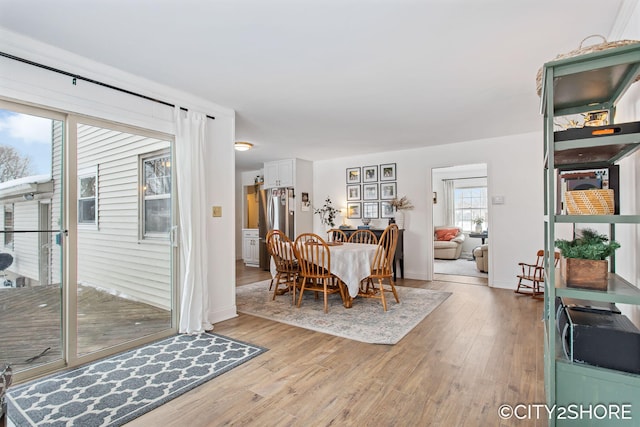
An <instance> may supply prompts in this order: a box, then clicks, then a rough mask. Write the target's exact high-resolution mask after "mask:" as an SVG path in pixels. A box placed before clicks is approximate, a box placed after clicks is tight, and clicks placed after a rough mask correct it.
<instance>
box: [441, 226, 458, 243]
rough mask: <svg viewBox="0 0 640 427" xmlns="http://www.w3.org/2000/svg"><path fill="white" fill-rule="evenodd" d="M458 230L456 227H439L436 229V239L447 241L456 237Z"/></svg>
mask: <svg viewBox="0 0 640 427" xmlns="http://www.w3.org/2000/svg"><path fill="white" fill-rule="evenodd" d="M459 232H460V230H459V229H458V228H440V229H438V230H436V240H439V241H447V242H448V241H449V240H451V239H453V238H454V237H456V236H457V235H458V233H459Z"/></svg>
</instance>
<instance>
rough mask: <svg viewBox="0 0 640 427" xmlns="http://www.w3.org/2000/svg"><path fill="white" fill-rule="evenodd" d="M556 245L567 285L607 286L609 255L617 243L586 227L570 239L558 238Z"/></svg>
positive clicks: (600, 287)
mask: <svg viewBox="0 0 640 427" xmlns="http://www.w3.org/2000/svg"><path fill="white" fill-rule="evenodd" d="M555 246H556V247H557V248H558V249H560V254H561V255H562V259H561V263H560V273H561V274H562V277H563V279H564V281H565V282H566V284H567V286H573V287H577V288H588V289H596V290H606V289H607V277H608V271H609V262H608V260H607V258H608V257H610V256H611V255H613V253H614V252H615V251H616V249H618V248H619V247H620V244H619V243H618V242H616V241H615V240H612V241H609V238H608V237H607V236H606V235H604V234H599V233H598V232H597V231H595V230H591V229H589V228H585V229H584V230H582V233H581V235H580V236H576V237H575V238H574V239H573V240H564V239H558V240H556V241H555Z"/></svg>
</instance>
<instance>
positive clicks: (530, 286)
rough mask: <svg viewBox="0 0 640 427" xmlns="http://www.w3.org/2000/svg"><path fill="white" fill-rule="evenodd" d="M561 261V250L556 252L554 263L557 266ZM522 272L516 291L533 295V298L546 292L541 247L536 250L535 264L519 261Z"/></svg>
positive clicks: (518, 276) (519, 275)
mask: <svg viewBox="0 0 640 427" xmlns="http://www.w3.org/2000/svg"><path fill="white" fill-rule="evenodd" d="M558 262H560V252H555V253H554V261H553V263H554V265H555V266H556V267H557V266H558ZM518 266H519V267H520V274H518V275H517V276H516V277H517V278H518V286H517V288H516V290H515V291H514V292H516V293H518V294H523V295H531V296H532V297H533V298H536V297H539V296H540V295H543V294H544V289H543V288H542V284H543V283H544V250H543V249H540V250H539V251H538V252H536V262H535V264H528V263H526V262H519V263H518Z"/></svg>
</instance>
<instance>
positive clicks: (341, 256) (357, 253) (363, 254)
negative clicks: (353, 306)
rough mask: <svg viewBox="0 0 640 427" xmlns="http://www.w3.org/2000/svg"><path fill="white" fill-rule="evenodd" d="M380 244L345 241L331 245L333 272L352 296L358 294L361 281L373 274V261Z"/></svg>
mask: <svg viewBox="0 0 640 427" xmlns="http://www.w3.org/2000/svg"><path fill="white" fill-rule="evenodd" d="M377 248H378V245H370V244H367V243H343V244H342V245H339V246H330V247H329V251H330V252H331V272H332V273H333V274H334V275H336V276H337V277H338V278H339V279H340V280H342V281H343V282H344V283H345V284H346V285H347V288H348V289H349V295H351V297H352V298H355V297H356V296H358V289H359V287H360V281H361V280H362V279H366V278H367V276H369V274H371V263H372V262H373V258H374V257H375V254H376V249H377Z"/></svg>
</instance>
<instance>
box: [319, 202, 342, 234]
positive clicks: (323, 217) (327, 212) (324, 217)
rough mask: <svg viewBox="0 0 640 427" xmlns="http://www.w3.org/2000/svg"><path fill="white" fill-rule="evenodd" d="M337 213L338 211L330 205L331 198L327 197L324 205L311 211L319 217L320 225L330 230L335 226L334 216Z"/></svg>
mask: <svg viewBox="0 0 640 427" xmlns="http://www.w3.org/2000/svg"><path fill="white" fill-rule="evenodd" d="M339 212H340V211H339V210H338V209H336V208H334V207H333V205H332V204H331V198H330V197H329V196H327V198H326V199H325V201H324V205H322V207H321V208H319V209H314V211H313V213H314V214H316V215H320V221H321V222H322V224H324V225H326V226H329V227H330V228H333V227H335V226H336V223H335V219H336V215H337V214H338V213H339Z"/></svg>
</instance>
